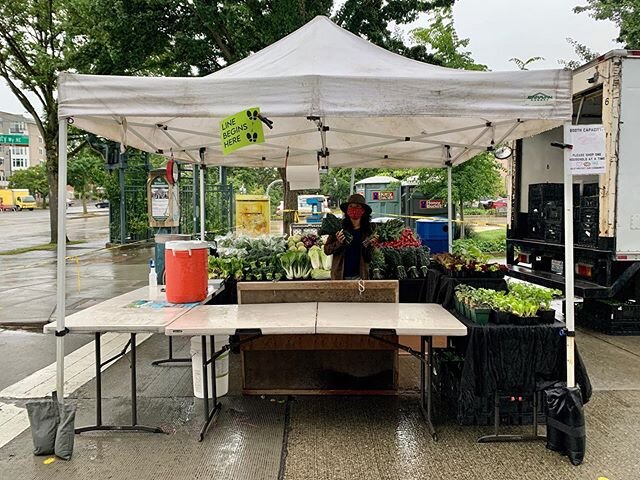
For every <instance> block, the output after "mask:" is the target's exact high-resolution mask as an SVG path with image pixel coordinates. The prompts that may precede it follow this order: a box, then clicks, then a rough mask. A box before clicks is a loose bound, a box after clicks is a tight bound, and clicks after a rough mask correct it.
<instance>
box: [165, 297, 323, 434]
mask: <svg viewBox="0 0 640 480" xmlns="http://www.w3.org/2000/svg"><path fill="white" fill-rule="evenodd" d="M317 305H318V304H317V303H315V302H314V303H270V304H248V305H201V306H198V307H195V308H193V309H192V310H190V311H189V312H187V313H185V314H184V315H182V316H181V317H180V318H178V319H177V320H176V321H174V322H173V323H171V324H170V325H168V326H167V328H166V329H165V333H166V334H167V335H169V336H188V337H194V336H198V335H199V336H200V337H201V341H202V391H203V392H204V402H203V405H204V423H203V425H202V428H201V429H200V437H199V439H200V441H202V440H203V438H204V435H205V433H206V432H207V429H208V428H209V425H210V424H211V422H212V421H213V419H214V418H215V417H216V416H217V415H218V413H219V412H220V409H221V408H222V405H221V404H220V403H219V402H218V397H217V393H216V381H215V375H212V378H211V384H212V385H211V387H212V393H213V409H210V408H209V395H208V393H207V392H209V378H208V377H209V373H208V369H209V365H211V370H212V373H215V363H214V362H215V360H216V358H218V357H219V356H220V355H222V354H223V353H224V352H226V351H228V350H230V349H231V348H233V347H235V346H238V345H241V344H243V343H246V342H250V341H252V340H255V339H256V338H258V337H261V336H263V335H287V334H306V335H313V334H315V331H316V313H317V308H318V306H317ZM241 334H245V335H247V334H248V335H250V336H249V337H247V338H244V339H243V340H240V341H238V342H235V343H234V344H233V345H231V344H227V345H225V346H224V347H223V348H222V349H221V350H218V351H217V352H216V351H215V350H214V344H215V336H216V335H222V336H226V337H229V336H231V335H241ZM207 337H209V350H210V351H211V356H208V355H207Z"/></svg>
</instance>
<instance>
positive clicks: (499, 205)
mask: <svg viewBox="0 0 640 480" xmlns="http://www.w3.org/2000/svg"><path fill="white" fill-rule="evenodd" d="M491 208H494V209H496V210H500V209H504V208H507V199H506V198H498V199H496V200H494V201H493V203H492V204H491Z"/></svg>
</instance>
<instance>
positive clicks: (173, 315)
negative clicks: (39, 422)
mask: <svg viewBox="0 0 640 480" xmlns="http://www.w3.org/2000/svg"><path fill="white" fill-rule="evenodd" d="M219 288H220V285H219V284H214V285H210V287H209V297H208V298H211V295H212V294H213V292H215V291H216V289H219ZM148 299H149V287H142V288H138V289H137V290H133V291H132V292H129V293H125V294H123V295H119V296H117V297H114V298H111V299H109V300H106V301H104V302H101V303H98V304H97V305H93V306H91V307H89V308H86V309H84V310H81V311H79V312H77V313H74V314H73V315H69V316H68V317H67V318H66V320H65V327H66V328H65V332H64V333H63V335H66V334H67V333H91V334H93V335H94V342H95V361H96V423H95V425H89V426H86V427H80V428H77V429H76V433H83V432H88V431H95V430H127V431H143V432H152V433H165V432H163V430H161V429H160V428H157V427H149V426H145V425H139V424H138V415H137V396H136V334H138V333H152V334H153V333H164V331H165V328H166V326H167V325H169V324H170V323H171V322H173V321H174V320H176V319H177V318H179V317H180V316H182V315H184V314H185V313H187V312H188V311H189V310H190V309H192V308H193V307H194V306H195V305H194V304H187V305H176V306H167V305H166V294H165V293H164V292H163V291H162V290H161V288H160V287H158V294H157V296H156V298H155V300H154V302H153V304H152V305H149V304H146V305H145V303H146V302H148ZM205 301H206V300H205ZM107 332H114V333H129V335H130V338H129V341H128V342H127V343H126V345H125V346H124V348H123V349H122V351H121V352H120V353H118V354H116V355H114V356H112V357H111V358H109V359H107V360H105V361H102V359H101V352H100V336H101V335H102V334H103V333H107ZM44 333H53V334H56V323H55V322H53V323H49V324H47V325H45V326H44ZM129 347H131V424H130V425H103V423H102V367H104V366H106V365H108V364H110V363H112V362H114V361H115V360H117V359H119V358H120V357H123V356H124V355H125V354H126V352H127V349H128V348H129ZM171 360H175V359H173V358H172V359H171Z"/></svg>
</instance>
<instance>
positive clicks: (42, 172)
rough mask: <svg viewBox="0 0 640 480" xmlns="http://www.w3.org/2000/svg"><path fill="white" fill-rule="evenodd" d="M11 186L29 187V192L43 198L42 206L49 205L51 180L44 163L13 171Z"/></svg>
mask: <svg viewBox="0 0 640 480" xmlns="http://www.w3.org/2000/svg"><path fill="white" fill-rule="evenodd" d="M9 188H27V189H28V190H29V192H31V193H33V194H34V195H38V196H39V197H41V198H42V208H46V206H47V197H48V196H49V182H48V181H47V170H46V167H45V166H44V165H35V166H33V167H29V168H26V169H24V170H18V171H16V172H13V174H12V175H11V178H9Z"/></svg>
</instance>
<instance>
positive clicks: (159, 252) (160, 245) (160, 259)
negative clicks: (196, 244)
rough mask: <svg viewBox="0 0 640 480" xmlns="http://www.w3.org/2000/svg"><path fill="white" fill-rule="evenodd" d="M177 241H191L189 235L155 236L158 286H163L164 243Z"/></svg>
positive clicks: (167, 234) (160, 234)
mask: <svg viewBox="0 0 640 480" xmlns="http://www.w3.org/2000/svg"><path fill="white" fill-rule="evenodd" d="M179 240H191V235H188V234H186V233H159V234H157V235H156V236H155V242H156V249H155V256H156V261H155V266H156V273H157V274H158V285H164V284H165V283H166V282H165V281H164V280H165V279H164V249H165V243H167V242H173V241H179Z"/></svg>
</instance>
